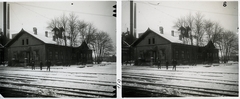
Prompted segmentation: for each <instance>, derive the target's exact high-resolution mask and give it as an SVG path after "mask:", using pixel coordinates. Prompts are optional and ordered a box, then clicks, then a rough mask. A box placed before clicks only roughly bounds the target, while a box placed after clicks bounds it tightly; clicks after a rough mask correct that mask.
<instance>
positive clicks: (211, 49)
mask: <svg viewBox="0 0 240 99" xmlns="http://www.w3.org/2000/svg"><path fill="white" fill-rule="evenodd" d="M132 47H134V58H135V62H136V65H150V64H152V63H153V64H154V63H156V62H157V61H158V60H160V61H161V64H165V63H166V61H168V62H169V63H170V64H171V62H172V60H173V59H174V60H177V62H178V63H179V64H195V63H218V62H219V56H218V49H216V48H215V46H214V44H213V43H212V41H209V42H208V44H207V45H206V46H203V47H200V46H193V45H187V44H183V43H182V41H181V40H179V38H178V37H175V36H174V35H173V34H172V35H166V34H163V33H157V32H155V31H153V30H151V29H149V28H148V29H147V30H146V31H145V32H144V33H143V34H142V35H141V36H140V37H139V38H138V39H137V40H136V41H135V42H134V43H133V44H132Z"/></svg>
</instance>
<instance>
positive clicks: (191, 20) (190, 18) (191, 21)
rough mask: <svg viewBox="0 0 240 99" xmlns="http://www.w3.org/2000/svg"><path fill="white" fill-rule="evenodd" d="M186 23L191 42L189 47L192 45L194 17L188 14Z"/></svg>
mask: <svg viewBox="0 0 240 99" xmlns="http://www.w3.org/2000/svg"><path fill="white" fill-rule="evenodd" d="M186 23H187V26H188V27H190V29H191V31H189V34H188V35H189V39H190V41H191V45H193V38H192V30H193V29H194V27H193V24H194V16H193V15H192V14H191V13H189V15H188V16H187V18H186Z"/></svg>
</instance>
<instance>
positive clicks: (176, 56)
mask: <svg viewBox="0 0 240 99" xmlns="http://www.w3.org/2000/svg"><path fill="white" fill-rule="evenodd" d="M175 54H176V57H175V58H176V59H178V51H176V52H175Z"/></svg>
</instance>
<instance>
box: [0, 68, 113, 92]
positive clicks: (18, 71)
mask: <svg viewBox="0 0 240 99" xmlns="http://www.w3.org/2000/svg"><path fill="white" fill-rule="evenodd" d="M0 79H1V80H0V87H1V88H5V90H4V91H5V93H4V92H3V91H0V94H2V96H3V97H4V95H5V94H6V93H7V92H11V91H18V92H25V93H30V94H34V95H23V96H19V97H43V96H49V97H105V96H107V97H108V96H109V97H111V96H113V95H114V93H112V91H113V90H114V88H113V86H115V85H116V84H115V80H116V63H108V64H104V65H101V66H100V65H91V64H88V65H86V66H80V65H72V66H70V67H65V66H52V67H51V71H50V72H49V71H47V70H46V67H43V70H40V68H39V67H37V66H36V68H35V70H31V67H6V66H0ZM9 89H11V90H10V91H9ZM7 97H18V96H11V95H7Z"/></svg>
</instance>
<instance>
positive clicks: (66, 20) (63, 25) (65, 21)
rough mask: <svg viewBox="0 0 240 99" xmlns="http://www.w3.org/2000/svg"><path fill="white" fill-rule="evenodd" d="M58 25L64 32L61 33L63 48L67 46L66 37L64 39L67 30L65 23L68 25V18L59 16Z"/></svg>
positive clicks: (63, 15)
mask: <svg viewBox="0 0 240 99" xmlns="http://www.w3.org/2000/svg"><path fill="white" fill-rule="evenodd" d="M59 21H60V22H59V23H60V24H61V27H62V28H63V29H64V32H63V40H64V44H65V46H67V37H66V33H67V32H66V31H67V30H68V28H67V23H68V18H67V16H66V15H65V14H62V16H60V20H59Z"/></svg>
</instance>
